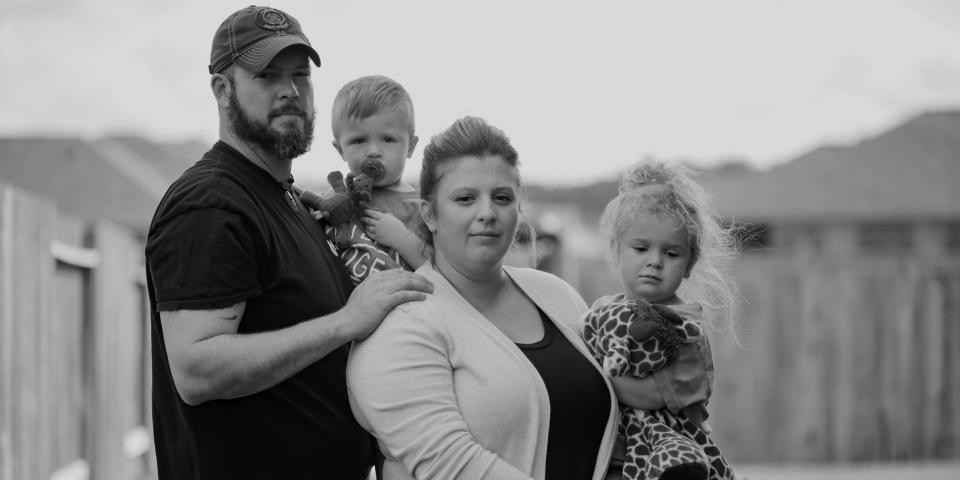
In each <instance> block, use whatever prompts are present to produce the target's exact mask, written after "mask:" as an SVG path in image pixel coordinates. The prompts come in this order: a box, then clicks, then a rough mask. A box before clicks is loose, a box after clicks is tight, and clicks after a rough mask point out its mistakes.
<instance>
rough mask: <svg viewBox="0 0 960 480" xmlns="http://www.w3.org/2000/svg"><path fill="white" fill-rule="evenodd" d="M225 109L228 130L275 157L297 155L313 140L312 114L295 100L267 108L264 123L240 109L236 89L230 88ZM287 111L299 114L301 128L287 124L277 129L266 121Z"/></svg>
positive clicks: (302, 152) (303, 151)
mask: <svg viewBox="0 0 960 480" xmlns="http://www.w3.org/2000/svg"><path fill="white" fill-rule="evenodd" d="M227 112H228V114H229V117H230V129H231V130H232V131H233V133H234V134H236V135H237V137H239V138H240V139H241V140H243V141H245V142H250V143H252V144H254V145H256V146H258V147H260V148H261V149H263V151H264V152H266V153H269V154H271V155H273V156H274V157H276V158H294V157H299V156H300V155H303V154H304V153H306V152H307V150H310V143H311V142H312V141H313V116H312V115H309V114H308V113H307V112H306V111H305V110H304V109H302V108H300V106H299V105H297V104H296V103H295V102H291V103H288V104H286V105H284V106H282V107H279V108H275V109H273V110H271V111H270V113H269V115H267V121H266V123H264V122H260V121H259V120H256V119H254V118H253V117H251V116H250V115H249V114H248V113H247V112H246V111H244V110H243V107H241V106H240V102H239V100H238V99H237V89H236V88H234V89H232V90H231V92H230V106H229V108H228V109H227ZM289 114H294V115H300V117H301V118H303V128H302V129H300V128H296V127H294V126H291V127H290V128H285V129H283V130H279V129H274V128H273V127H271V126H270V120H273V119H274V118H275V117H277V116H280V115H289Z"/></svg>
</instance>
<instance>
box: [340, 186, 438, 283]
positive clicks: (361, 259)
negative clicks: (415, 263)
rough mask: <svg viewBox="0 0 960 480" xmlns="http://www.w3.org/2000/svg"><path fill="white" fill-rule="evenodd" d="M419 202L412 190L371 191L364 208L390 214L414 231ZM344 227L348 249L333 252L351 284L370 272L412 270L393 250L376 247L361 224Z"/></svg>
mask: <svg viewBox="0 0 960 480" xmlns="http://www.w3.org/2000/svg"><path fill="white" fill-rule="evenodd" d="M419 202H420V194H419V192H417V191H416V190H411V191H409V192H395V191H392V190H386V189H375V190H374V191H373V192H372V198H371V200H370V202H369V204H368V207H369V208H375V209H377V210H380V211H383V212H387V213H390V214H392V215H393V216H395V217H397V218H398V219H399V220H400V221H401V222H403V224H404V226H406V227H407V230H410V231H411V232H416V230H417V226H418V225H419V224H420V207H419ZM336 228H337V227H335V226H333V225H327V226H326V233H327V235H328V236H329V237H330V238H334V237H335V236H336V235H335V230H336ZM348 228H349V229H350V239H349V242H350V246H349V247H347V248H345V249H342V250H337V255H338V256H339V257H340V259H341V260H342V261H343V264H344V265H345V266H346V267H347V272H349V274H350V279H351V280H352V281H353V282H354V283H355V284H356V283H360V282H362V281H363V279H365V278H367V276H368V275H370V273H371V272H377V271H383V270H392V269H394V268H403V269H405V270H413V269H412V268H411V267H410V265H409V264H407V262H406V261H404V260H403V258H402V257H400V253H399V252H397V251H396V250H395V249H393V248H390V247H387V246H384V245H380V244H378V243H377V242H375V241H373V239H371V238H370V237H369V236H367V233H366V231H365V230H364V228H363V225H362V224H357V223H351V224H350V225H349V227H348Z"/></svg>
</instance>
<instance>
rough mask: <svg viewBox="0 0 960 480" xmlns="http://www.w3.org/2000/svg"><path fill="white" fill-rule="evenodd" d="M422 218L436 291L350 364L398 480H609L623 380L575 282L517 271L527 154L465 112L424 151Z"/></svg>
mask: <svg viewBox="0 0 960 480" xmlns="http://www.w3.org/2000/svg"><path fill="white" fill-rule="evenodd" d="M420 189H421V192H420V197H421V199H422V206H421V215H422V220H423V224H424V226H425V227H426V233H425V235H424V237H425V238H426V242H427V245H428V247H429V248H430V250H431V252H430V254H429V255H428V258H430V259H431V261H430V262H428V263H427V264H425V265H424V266H423V267H421V268H419V269H418V270H417V273H419V274H421V275H423V276H424V277H426V278H428V279H429V280H431V281H432V282H433V283H434V286H435V289H434V294H433V295H431V296H428V297H427V299H426V300H425V301H422V302H413V303H408V304H405V305H403V306H400V307H398V308H396V309H394V310H393V311H392V312H391V313H390V314H389V315H388V317H387V318H386V319H385V320H384V322H383V324H381V326H380V328H379V329H378V330H377V331H376V332H374V333H373V334H372V335H371V336H370V337H369V338H367V339H366V340H365V341H364V342H361V343H358V344H356V345H355V346H354V348H353V350H352V352H351V356H350V361H349V363H348V366H347V382H348V388H349V392H350V400H351V406H352V407H353V411H354V415H356V417H357V419H358V420H359V422H360V424H361V425H363V426H364V427H365V428H367V429H368V430H370V431H371V433H373V434H374V435H375V436H376V437H377V439H378V441H379V442H380V446H381V450H382V451H383V452H384V454H385V455H386V457H387V458H386V462H385V464H384V477H385V478H386V479H388V480H394V479H396V478H416V479H444V480H448V479H456V478H488V479H497V480H503V479H530V478H536V479H543V478H551V479H558V478H562V479H585V480H586V479H601V478H603V477H604V474H605V472H606V470H607V465H608V463H609V461H610V455H611V451H612V449H613V444H614V438H615V435H616V423H617V418H618V416H617V415H618V413H617V404H616V400H615V397H614V394H613V390H612V389H611V387H610V384H609V382H608V381H607V380H606V379H605V377H604V376H603V375H602V374H601V372H600V369H599V367H598V366H597V364H596V363H595V362H594V360H593V358H592V357H591V356H590V354H589V353H588V352H587V350H586V348H585V347H584V345H583V342H582V340H581V339H580V337H579V335H578V334H577V333H576V329H577V326H576V325H577V322H578V320H579V318H580V316H581V314H582V313H583V312H584V311H585V310H586V305H585V304H584V302H583V299H581V298H580V296H579V295H578V294H577V292H576V291H575V290H574V289H573V288H572V287H571V286H570V285H569V284H567V283H565V282H564V281H563V280H561V279H559V278H557V277H555V276H553V275H551V274H548V273H545V272H540V271H537V270H533V269H526V268H510V267H505V266H504V265H503V258H504V256H505V255H506V253H507V251H508V250H509V249H510V246H511V245H512V243H513V241H514V236H515V234H516V232H517V225H518V223H519V219H520V202H521V193H520V175H519V171H518V161H517V152H516V150H514V148H513V147H512V146H511V145H510V142H509V140H508V139H507V138H506V136H505V135H504V134H503V132H502V131H500V130H499V129H497V128H495V127H492V126H490V125H488V124H487V123H485V122H484V121H483V120H481V119H477V118H471V117H465V118H462V119H460V120H457V121H456V122H455V123H454V124H453V125H452V126H451V127H450V128H448V129H447V130H445V131H443V132H441V133H439V134H438V135H436V136H435V137H434V138H433V139H432V140H431V143H430V145H428V146H427V147H426V149H425V150H424V159H423V169H422V172H421V177H420Z"/></svg>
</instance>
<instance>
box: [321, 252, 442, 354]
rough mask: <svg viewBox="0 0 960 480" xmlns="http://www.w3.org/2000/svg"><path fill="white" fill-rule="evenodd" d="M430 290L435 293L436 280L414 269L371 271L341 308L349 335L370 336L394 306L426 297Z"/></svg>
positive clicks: (356, 336)
mask: <svg viewBox="0 0 960 480" xmlns="http://www.w3.org/2000/svg"><path fill="white" fill-rule="evenodd" d="M428 293H433V283H431V282H430V281H429V280H427V279H426V278H423V277H422V276H420V275H417V274H415V273H413V272H408V271H406V270H401V269H399V268H398V269H393V270H386V271H375V272H372V273H371V274H370V275H368V276H367V278H366V279H364V280H363V281H362V282H360V284H359V285H357V288H355V289H354V290H353V293H351V294H350V298H349V299H347V304H346V305H344V306H343V308H342V309H341V310H340V313H341V314H342V315H343V317H344V318H343V324H342V325H343V327H344V329H345V331H346V335H347V337H348V338H350V339H351V340H363V339H365V338H367V336H368V335H370V334H371V333H373V331H374V330H376V329H377V327H378V326H379V325H380V322H382V321H383V317H385V316H387V313H389V312H390V310H392V309H393V307H395V306H397V305H400V304H401V303H406V302H412V301H417V300H423V299H425V298H427V294H428Z"/></svg>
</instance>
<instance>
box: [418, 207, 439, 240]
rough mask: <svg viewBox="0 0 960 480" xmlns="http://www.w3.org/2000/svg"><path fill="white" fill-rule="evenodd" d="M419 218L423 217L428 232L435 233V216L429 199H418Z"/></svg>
mask: <svg viewBox="0 0 960 480" xmlns="http://www.w3.org/2000/svg"><path fill="white" fill-rule="evenodd" d="M420 218H421V219H423V223H424V224H425V225H426V226H427V230H430V233H437V216H436V212H435V211H434V210H433V204H432V203H431V202H430V201H429V200H420Z"/></svg>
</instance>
